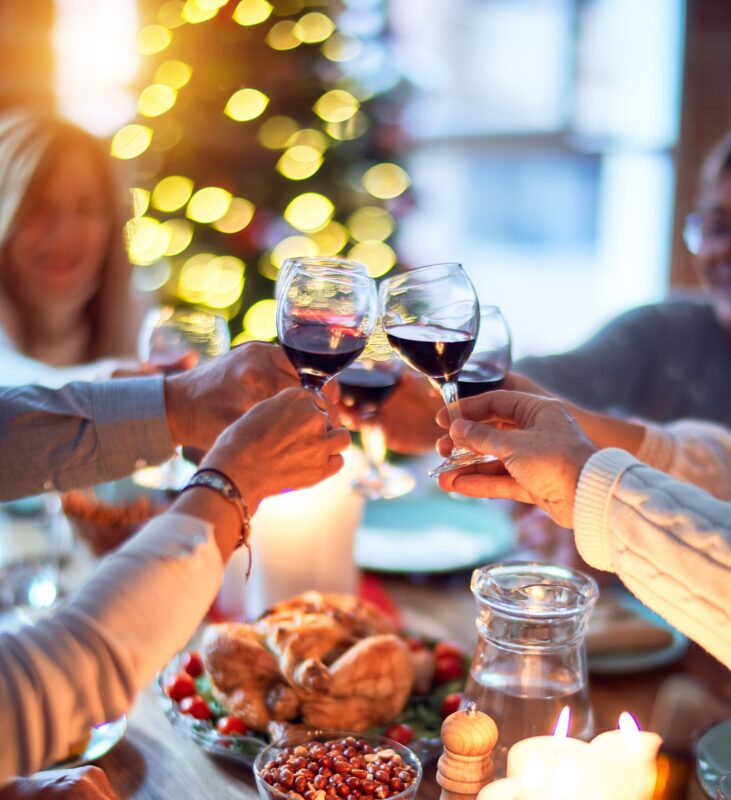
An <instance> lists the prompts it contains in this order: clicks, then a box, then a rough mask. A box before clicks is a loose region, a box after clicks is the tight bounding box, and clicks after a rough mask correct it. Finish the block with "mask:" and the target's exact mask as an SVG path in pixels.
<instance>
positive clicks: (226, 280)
mask: <svg viewBox="0 0 731 800" xmlns="http://www.w3.org/2000/svg"><path fill="white" fill-rule="evenodd" d="M243 290H244V262H243V261H242V260H241V259H240V258H234V257H233V256H215V255H213V254H212V253H198V254H197V255H195V256H192V257H191V258H189V259H188V260H187V261H186V262H185V263H184V264H183V266H182V268H181V270H180V275H179V276H178V287H177V293H178V296H179V297H180V298H182V299H183V300H185V301H186V302H188V303H195V304H199V305H206V306H208V307H209V308H215V309H225V308H228V307H229V306H231V305H233V304H234V303H235V302H236V301H237V300H238V299H239V297H241V294H242V292H243Z"/></svg>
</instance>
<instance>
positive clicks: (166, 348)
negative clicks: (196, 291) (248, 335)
mask: <svg viewBox="0 0 731 800" xmlns="http://www.w3.org/2000/svg"><path fill="white" fill-rule="evenodd" d="M230 346H231V339H230V335H229V331H228V324H227V323H226V320H225V319H224V318H223V317H220V316H218V315H216V314H210V313H209V312H207V311H201V310H199V309H191V308H177V309H175V308H172V307H171V306H164V307H162V308H158V309H152V310H151V311H149V312H148V313H147V314H146V315H145V318H144V320H143V322H142V326H141V328H140V333H139V336H138V340H137V352H138V355H139V357H140V358H141V359H143V360H144V361H149V362H150V363H151V364H152V365H153V366H158V367H160V368H161V369H162V371H163V372H171V371H174V370H171V369H170V364H173V363H175V362H179V361H182V360H184V359H185V358H186V357H187V356H189V355H192V356H194V357H195V362H194V363H195V364H201V363H204V362H206V361H210V360H211V359H212V358H215V357H216V356H218V355H221V354H222V353H225V352H227V351H228V349H229V347H230ZM194 472H195V467H194V466H193V465H192V464H190V463H189V462H187V461H186V460H185V459H184V458H183V456H182V453H181V448H177V449H176V454H175V456H173V458H171V459H170V460H169V461H168V462H167V463H166V464H164V465H162V466H161V467H160V468H150V469H146V470H139V471H138V472H137V473H136V474H135V481H136V482H137V483H139V484H141V485H144V486H148V487H150V488H155V489H163V490H168V491H178V490H179V489H181V488H182V487H183V486H185V484H186V483H187V482H188V481H189V480H190V478H191V476H192V475H193V473H194Z"/></svg>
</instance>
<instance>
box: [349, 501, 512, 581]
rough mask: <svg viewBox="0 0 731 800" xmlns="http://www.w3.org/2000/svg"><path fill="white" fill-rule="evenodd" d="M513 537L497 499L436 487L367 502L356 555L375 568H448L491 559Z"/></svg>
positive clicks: (410, 570)
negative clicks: (456, 494) (432, 490)
mask: <svg viewBox="0 0 731 800" xmlns="http://www.w3.org/2000/svg"><path fill="white" fill-rule="evenodd" d="M514 542H515V528H514V525H513V522H512V520H511V519H510V515H509V514H508V512H507V511H506V510H505V509H504V508H502V507H501V506H500V505H499V504H496V503H490V502H485V501H479V500H470V499H453V498H451V497H450V496H449V495H447V494H444V493H442V492H440V493H438V494H436V493H434V494H431V495H427V496H425V497H405V498H400V499H398V500H378V501H374V502H370V503H368V504H367V505H366V511H365V516H364V519H363V524H362V526H361V528H360V530H359V531H358V533H357V535H356V539H355V561H356V563H357V564H358V566H360V567H362V568H363V569H368V570H373V571H376V572H400V573H404V572H407V573H419V572H449V571H453V570H459V569H468V568H470V567H475V566H479V565H482V564H486V563H489V562H490V561H494V560H495V559H496V558H498V557H500V556H502V555H503V554H504V553H506V552H507V551H508V550H509V549H510V548H511V547H512V546H513V544H514Z"/></svg>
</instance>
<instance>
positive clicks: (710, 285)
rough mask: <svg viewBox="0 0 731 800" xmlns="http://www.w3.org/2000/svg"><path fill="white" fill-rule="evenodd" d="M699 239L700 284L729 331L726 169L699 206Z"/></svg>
mask: <svg viewBox="0 0 731 800" xmlns="http://www.w3.org/2000/svg"><path fill="white" fill-rule="evenodd" d="M701 214H702V219H703V222H702V229H703V238H702V244H701V247H700V250H699V252H698V255H697V256H696V261H695V263H696V269H697V271H698V274H699V277H700V280H701V283H702V284H703V286H704V287H705V288H706V289H707V290H708V291H709V293H710V295H711V299H712V302H713V306H714V308H715V311H716V316H717V317H718V319H719V321H720V322H721V324H722V325H723V327H724V328H725V329H726V330H727V331H729V332H730V333H731V172H726V173H725V174H724V175H723V177H722V178H721V180H720V181H719V182H718V184H717V185H716V187H715V189H714V190H713V192H712V193H711V194H710V195H709V197H708V198H707V199H706V202H705V203H704V204H703V206H702V208H701Z"/></svg>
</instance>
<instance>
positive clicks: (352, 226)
mask: <svg viewBox="0 0 731 800" xmlns="http://www.w3.org/2000/svg"><path fill="white" fill-rule="evenodd" d="M345 224H346V225H347V226H348V229H349V230H350V235H351V236H352V237H353V239H355V240H356V241H357V242H382V241H383V240H384V239H388V237H389V236H390V235H391V234H392V233H393V229H394V226H395V222H394V219H393V217H392V216H391V215H390V214H389V213H388V211H386V209H385V208H381V207H380V206H364V207H363V208H359V209H358V210H357V211H354V212H353V213H352V214H351V215H350V216H349V217H348V220H347V222H346V223H345Z"/></svg>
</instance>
